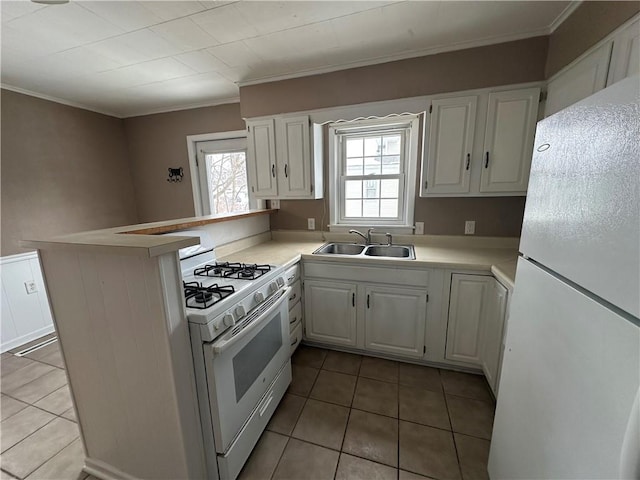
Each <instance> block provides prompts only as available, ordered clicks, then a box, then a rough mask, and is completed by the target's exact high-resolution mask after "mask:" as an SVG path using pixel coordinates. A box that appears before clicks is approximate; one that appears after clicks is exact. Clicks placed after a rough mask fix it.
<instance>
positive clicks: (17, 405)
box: [0, 395, 27, 420]
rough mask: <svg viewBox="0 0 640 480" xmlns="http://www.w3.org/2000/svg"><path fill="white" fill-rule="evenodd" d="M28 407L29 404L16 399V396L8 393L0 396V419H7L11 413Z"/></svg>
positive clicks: (13, 413)
mask: <svg viewBox="0 0 640 480" xmlns="http://www.w3.org/2000/svg"><path fill="white" fill-rule="evenodd" d="M26 407H27V404H26V403H24V402H21V401H20V400H16V399H15V398H11V397H7V396H6V395H2V396H0V411H1V412H2V414H1V415H0V420H5V419H7V418H9V417H10V416H11V415H15V414H16V413H18V412H19V411H20V410H23V409H25V408H26Z"/></svg>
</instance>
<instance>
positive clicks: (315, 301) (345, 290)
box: [304, 280, 356, 346]
mask: <svg viewBox="0 0 640 480" xmlns="http://www.w3.org/2000/svg"><path fill="white" fill-rule="evenodd" d="M304 295H305V297H304V309H305V314H304V319H305V320H304V321H305V326H306V328H305V337H306V338H308V339H309V340H315V341H318V342H323V343H330V344H335V345H350V346H355V345H356V286H355V285H354V284H353V283H340V282H332V281H322V280H306V281H305V282H304Z"/></svg>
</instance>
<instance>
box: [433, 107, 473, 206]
mask: <svg viewBox="0 0 640 480" xmlns="http://www.w3.org/2000/svg"><path fill="white" fill-rule="evenodd" d="M477 104H478V96H477V95H472V96H466V97H454V98H443V99H438V100H434V101H433V102H432V103H431V106H432V111H431V114H430V115H429V137H428V142H429V144H428V148H427V158H426V160H427V169H426V172H427V178H426V180H425V181H423V185H422V188H423V190H424V191H423V193H426V194H429V193H468V192H469V179H470V177H471V154H472V151H471V149H472V148H473V139H474V132H475V125H476V107H477ZM423 171H424V166H423ZM425 182H426V183H425Z"/></svg>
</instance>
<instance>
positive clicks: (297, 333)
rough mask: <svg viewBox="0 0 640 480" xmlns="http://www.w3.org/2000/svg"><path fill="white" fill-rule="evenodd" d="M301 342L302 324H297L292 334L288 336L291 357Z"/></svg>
mask: <svg viewBox="0 0 640 480" xmlns="http://www.w3.org/2000/svg"><path fill="white" fill-rule="evenodd" d="M301 341H302V322H298V326H297V327H296V328H294V330H293V332H291V335H290V336H289V343H290V345H291V355H293V352H295V351H296V348H298V345H300V342H301Z"/></svg>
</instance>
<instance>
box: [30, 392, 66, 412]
mask: <svg viewBox="0 0 640 480" xmlns="http://www.w3.org/2000/svg"><path fill="white" fill-rule="evenodd" d="M34 405H35V406H36V407H38V408H42V409H43V410H46V411H47V412H51V413H54V414H56V415H62V414H63V413H64V412H66V411H67V410H69V409H70V408H71V407H73V403H72V400H71V392H69V387H67V386H66V385H65V386H64V387H61V388H59V389H58V390H56V391H54V392H52V393H50V394H49V395H47V396H46V397H43V398H41V399H40V400H38V401H37V402H36V403H34Z"/></svg>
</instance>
